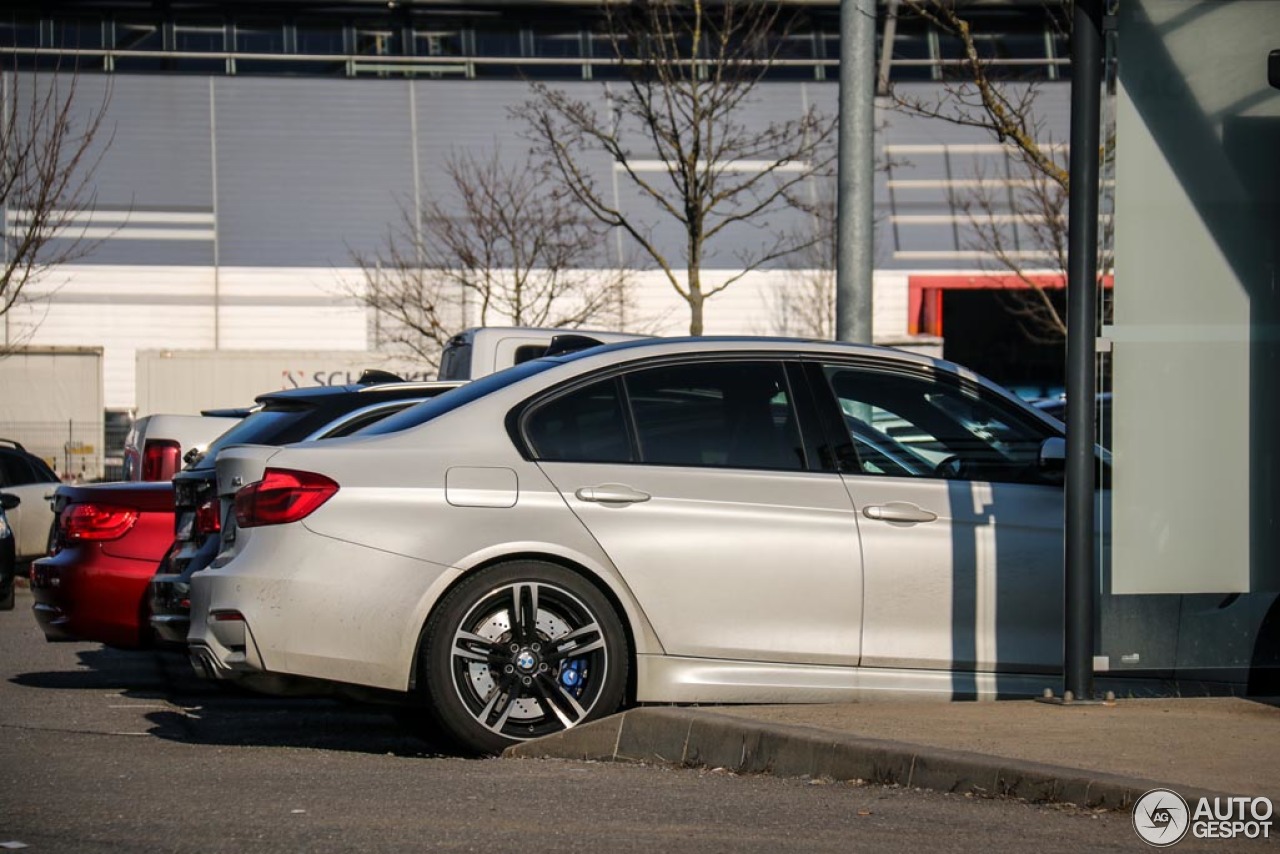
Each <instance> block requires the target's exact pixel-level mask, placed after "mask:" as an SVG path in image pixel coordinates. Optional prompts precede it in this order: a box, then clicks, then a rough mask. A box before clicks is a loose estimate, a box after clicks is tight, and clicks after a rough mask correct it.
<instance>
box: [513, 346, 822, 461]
mask: <svg viewBox="0 0 1280 854" xmlns="http://www.w3.org/2000/svg"><path fill="white" fill-rule="evenodd" d="M632 427H633V428H634V430H633V431H632V430H631V428H632ZM524 432H525V438H526V439H527V440H528V442H529V444H530V446H531V447H532V449H533V452H534V455H535V456H536V457H537V458H538V459H542V460H547V461H558V462H619V463H627V462H638V463H642V464H646V465H670V466H708V467H724V468H750V469H775V470H795V471H799V470H802V469H803V468H804V467H805V454H804V451H803V448H802V444H801V440H800V430H799V428H798V424H797V420H796V414H795V408H794V406H793V404H792V398H791V393H790V390H789V388H788V385H787V378H786V374H785V371H784V369H783V366H782V364H781V363H779V362H747V361H735V362H695V363H691V364H683V365H670V366H660V367H653V368H648V369H642V370H637V371H632V372H630V373H627V374H624V375H622V376H621V377H614V378H610V379H607V380H601V381H599V382H595V383H592V384H590V385H586V386H583V387H581V388H578V389H575V390H572V391H569V392H567V393H565V394H562V395H559V396H557V397H554V398H552V399H550V400H548V401H546V402H544V403H541V404H539V405H538V406H537V407H536V408H535V409H533V410H532V411H531V412H530V414H529V416H528V417H527V419H526V420H525V426H524ZM632 432H634V439H633V438H632Z"/></svg>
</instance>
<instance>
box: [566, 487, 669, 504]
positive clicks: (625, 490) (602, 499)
mask: <svg viewBox="0 0 1280 854" xmlns="http://www.w3.org/2000/svg"><path fill="white" fill-rule="evenodd" d="M573 494H574V495H575V496H576V497H577V498H578V500H579V501H595V502H598V503H604V504H639V503H640V502H641V501H648V500H649V499H650V498H652V497H653V496H652V495H650V494H649V493H647V492H641V491H640V490H638V489H632V488H631V487H629V486H625V485H623V484H621V483H603V484H601V485H600V486H584V487H582V488H581V489H579V490H578V491H576V492H574V493H573Z"/></svg>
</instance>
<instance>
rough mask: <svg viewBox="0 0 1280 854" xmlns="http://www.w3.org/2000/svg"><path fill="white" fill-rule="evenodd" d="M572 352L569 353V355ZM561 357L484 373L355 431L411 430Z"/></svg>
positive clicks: (372, 433)
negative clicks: (482, 375)
mask: <svg viewBox="0 0 1280 854" xmlns="http://www.w3.org/2000/svg"><path fill="white" fill-rule="evenodd" d="M572 355H573V354H570V356H572ZM562 361H563V360H562V359H560V358H555V357H553V358H550V359H534V360H533V361H531V362H525V363H524V364H521V365H516V366H515V367H511V368H507V369H506V370H503V371H498V372H497V373H496V374H489V375H488V376H486V377H481V378H480V379H478V380H474V381H472V382H469V383H467V384H466V385H463V386H459V387H458V388H455V389H454V390H453V391H451V392H449V393H448V394H442V395H440V396H439V397H433V398H431V399H430V400H424V401H423V402H422V403H419V404H418V405H417V406H410V407H409V408H408V409H406V410H404V411H403V412H398V413H396V414H395V415H392V416H391V417H390V418H384V419H382V420H381V421H379V422H378V423H376V424H372V425H370V426H368V427H366V428H365V429H363V430H361V431H359V432H357V433H356V434H355V435H356V436H382V435H385V434H387V433H398V432H399V431H401V430H408V429H409V428H410V427H417V426H418V425H419V424H425V423H427V422H428V421H430V420H431V419H433V418H437V417H439V416H441V415H444V414H445V413H446V412H452V411H453V410H455V409H457V408H458V407H460V406H465V405H466V404H468V403H470V402H471V401H473V400H477V399H479V398H482V397H484V396H485V395H487V394H491V393H492V392H495V391H498V390H499V389H503V388H506V387H507V386H509V385H513V384H515V383H518V382H520V381H521V380H523V379H525V378H527V377H531V376H534V375H535V374H540V373H542V372H543V371H545V370H547V369H548V368H552V367H555V366H556V365H558V364H560V363H561V362H562Z"/></svg>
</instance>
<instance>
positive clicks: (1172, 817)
mask: <svg viewBox="0 0 1280 854" xmlns="http://www.w3.org/2000/svg"><path fill="white" fill-rule="evenodd" d="M1190 826H1191V814H1190V812H1189V811H1188V810H1187V802H1186V801H1184V800H1183V799H1182V795H1179V794H1178V793H1177V792H1174V791H1171V790H1169V789H1152V790H1151V791H1149V792H1147V793H1146V794H1145V795H1143V796H1142V797H1140V798H1138V800H1137V803H1135V804H1134V805H1133V829H1134V830H1136V831H1137V832H1138V836H1140V837H1142V841H1143V842H1145V843H1147V844H1148V845H1154V846H1155V847H1157V848H1166V847H1168V846H1170V845H1173V844H1174V843H1175V842H1178V841H1179V840H1181V839H1182V837H1184V836H1186V835H1187V828H1188V827H1190Z"/></svg>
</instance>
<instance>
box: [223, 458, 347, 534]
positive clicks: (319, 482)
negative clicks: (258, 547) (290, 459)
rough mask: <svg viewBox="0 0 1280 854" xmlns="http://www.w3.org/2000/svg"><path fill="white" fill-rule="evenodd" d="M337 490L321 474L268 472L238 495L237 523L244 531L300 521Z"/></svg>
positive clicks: (275, 470) (332, 483) (271, 470)
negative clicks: (261, 526)
mask: <svg viewBox="0 0 1280 854" xmlns="http://www.w3.org/2000/svg"><path fill="white" fill-rule="evenodd" d="M337 491H338V484H336V483H334V482H333V481H332V480H330V479H329V478H327V477H325V476H324V475H322V474H315V473H313V472H308V471H291V470H289V469H267V470H266V471H265V472H264V473H263V475H262V480H260V481H258V482H257V483H251V484H249V485H248V486H246V487H244V488H243V489H241V490H240V491H239V492H237V493H236V501H235V508H236V522H237V524H239V526H240V527H241V528H254V527H258V526H260V525H284V524H286V523H288V522H297V521H298V520H299V519H305V518H306V517H307V516H310V515H311V514H312V513H313V512H314V511H315V510H316V508H318V507H319V506H320V505H321V504H324V503H325V502H326V501H328V500H329V499H330V498H332V497H333V494H334V493H335V492H337Z"/></svg>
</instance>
